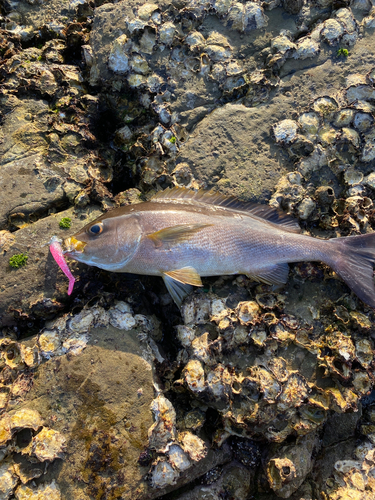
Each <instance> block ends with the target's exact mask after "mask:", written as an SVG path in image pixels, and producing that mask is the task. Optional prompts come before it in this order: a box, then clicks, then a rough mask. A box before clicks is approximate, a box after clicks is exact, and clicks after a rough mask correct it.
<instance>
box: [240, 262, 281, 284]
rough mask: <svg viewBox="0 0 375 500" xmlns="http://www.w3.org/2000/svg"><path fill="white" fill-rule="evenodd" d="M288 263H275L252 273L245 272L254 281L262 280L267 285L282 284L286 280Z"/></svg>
mask: <svg viewBox="0 0 375 500" xmlns="http://www.w3.org/2000/svg"><path fill="white" fill-rule="evenodd" d="M288 273H289V266H288V264H275V265H273V266H270V267H267V268H264V269H261V270H260V271H256V272H253V273H245V274H246V276H247V277H248V278H250V279H253V280H254V281H262V282H263V283H266V284H267V285H284V284H285V283H286V282H287V281H288Z"/></svg>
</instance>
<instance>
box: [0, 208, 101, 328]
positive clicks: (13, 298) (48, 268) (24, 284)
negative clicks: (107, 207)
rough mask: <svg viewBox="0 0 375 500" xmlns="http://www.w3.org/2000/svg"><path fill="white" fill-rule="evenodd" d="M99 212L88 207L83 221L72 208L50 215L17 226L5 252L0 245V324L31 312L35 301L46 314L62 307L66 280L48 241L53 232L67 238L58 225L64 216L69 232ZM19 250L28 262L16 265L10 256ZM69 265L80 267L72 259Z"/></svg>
mask: <svg viewBox="0 0 375 500" xmlns="http://www.w3.org/2000/svg"><path fill="white" fill-rule="evenodd" d="M100 214H101V212H100V211H99V210H98V209H97V208H90V209H88V211H87V215H88V219H86V220H84V221H80V220H79V219H78V218H76V217H74V216H73V212H72V210H67V211H64V212H60V213H59V214H53V215H50V216H49V217H46V218H44V219H40V220H38V221H37V222H34V223H33V224H32V225H28V226H26V227H24V228H22V229H19V230H18V231H17V232H16V233H15V240H14V242H13V243H12V244H11V246H10V247H9V248H8V250H7V251H6V252H4V251H1V249H0V326H2V325H5V324H9V323H12V321H14V316H15V315H19V314H30V313H31V311H32V309H35V308H36V307H37V306H36V304H40V307H42V309H43V310H44V315H45V316H47V317H48V316H49V315H51V313H52V314H56V312H57V311H58V310H61V309H62V308H63V305H62V304H61V303H60V300H64V299H66V298H67V295H66V286H67V280H66V277H65V276H64V275H63V274H62V273H61V271H60V270H59V268H58V266H57V264H56V262H55V261H54V260H53V258H52V255H51V254H50V253H49V247H48V245H49V241H50V239H51V237H52V236H53V235H56V236H58V237H59V238H66V236H67V230H66V229H60V227H59V221H60V220H61V219H62V218H63V217H70V218H71V219H72V226H71V228H70V229H69V233H70V234H72V233H74V232H75V231H77V230H78V229H79V228H80V227H82V225H84V224H85V223H86V222H87V221H88V220H92V219H94V218H96V217H98V216H99V215H100ZM20 253H26V254H27V255H28V259H27V264H26V265H25V266H23V267H20V268H18V269H14V268H12V267H10V265H9V258H10V257H11V256H12V255H15V254H20ZM71 268H72V269H73V273H74V269H77V270H78V269H80V268H81V269H83V268H82V266H77V265H76V264H75V263H72V265H71ZM75 274H79V271H78V273H75ZM60 287H61V288H60ZM43 304H44V305H43Z"/></svg>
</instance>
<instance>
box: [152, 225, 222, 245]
mask: <svg viewBox="0 0 375 500" xmlns="http://www.w3.org/2000/svg"><path fill="white" fill-rule="evenodd" d="M209 226H212V224H180V225H178V226H171V227H165V228H164V229H160V231H156V232H155V233H151V234H148V235H147V238H150V239H151V240H152V241H153V242H154V244H155V246H156V247H161V246H162V244H163V243H180V242H181V241H186V240H188V239H189V238H191V237H192V236H193V234H195V233H197V232H198V231H200V230H201V229H204V228H205V227H209Z"/></svg>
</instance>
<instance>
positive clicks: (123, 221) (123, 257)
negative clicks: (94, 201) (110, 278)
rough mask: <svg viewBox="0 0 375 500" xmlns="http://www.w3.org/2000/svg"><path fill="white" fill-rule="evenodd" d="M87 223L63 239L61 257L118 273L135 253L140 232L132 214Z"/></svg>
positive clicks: (103, 217)
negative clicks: (63, 255) (62, 254)
mask: <svg viewBox="0 0 375 500" xmlns="http://www.w3.org/2000/svg"><path fill="white" fill-rule="evenodd" d="M110 214H111V212H109V213H108V214H106V215H104V216H102V217H99V219H96V220H95V221H93V222H90V223H89V224H87V225H86V226H85V227H83V228H82V229H81V230H80V231H78V232H77V233H76V234H74V235H73V236H71V237H69V238H67V239H66V240H64V246H65V251H64V254H65V255H67V256H68V257H70V258H72V259H74V260H77V261H78V262H84V263H85V264H88V265H89V266H96V267H99V268H101V269H106V270H108V271H120V270H122V269H123V267H124V266H125V265H126V264H127V262H129V260H130V259H131V258H132V257H133V255H134V254H135V252H136V250H137V248H138V245H139V242H140V239H141V236H142V230H141V227H140V225H139V223H138V219H137V217H136V216H135V215H120V216H117V217H116V216H111V215H110Z"/></svg>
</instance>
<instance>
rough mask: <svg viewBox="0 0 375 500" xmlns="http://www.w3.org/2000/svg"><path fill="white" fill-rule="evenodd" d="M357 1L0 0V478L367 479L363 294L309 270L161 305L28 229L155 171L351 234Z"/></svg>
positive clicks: (363, 109)
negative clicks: (59, 253) (61, 263)
mask: <svg viewBox="0 0 375 500" xmlns="http://www.w3.org/2000/svg"><path fill="white" fill-rule="evenodd" d="M373 10H374V9H373V8H372V5H371V2H361V1H355V2H351V3H350V4H342V5H341V4H340V5H336V4H333V3H332V2H329V1H319V2H316V3H314V4H312V3H310V2H298V1H297V2H293V1H284V2H278V1H271V2H264V3H260V2H257V1H255V2H252V1H250V2H249V1H245V2H235V1H232V0H228V1H227V0H215V1H206V0H202V1H201V0H189V1H185V0H182V1H175V0H173V1H169V0H163V1H161V2H158V3H151V2H149V3H146V2H143V1H138V0H131V1H123V2H118V3H103V4H101V2H96V3H90V2H85V1H79V2H74V1H73V2H70V3H69V5H68V4H61V2H55V1H54V0H52V1H50V2H48V4H43V3H40V2H33V1H30V2H12V3H9V2H3V3H2V5H1V13H0V14H1V15H0V24H1V26H0V29H1V41H0V85H1V97H0V113H1V115H0V332H1V333H0V498H4V499H13V498H16V499H23V498H29V499H34V498H35V499H38V500H41V499H45V498H49V499H51V498H56V499H64V500H65V499H71V498H77V499H78V498H79V499H82V500H83V499H87V500H89V499H102V498H107V499H111V498H137V499H139V500H142V499H151V498H164V499H165V500H170V499H172V498H174V499H175V498H180V499H193V498H194V499H195V498H202V499H203V498H210V499H220V498H236V499H244V500H245V499H249V498H254V497H255V498H259V499H261V500H273V499H275V498H291V499H292V500H300V499H302V498H304V499H306V500H307V499H309V500H313V499H314V500H315V499H317V500H339V499H341V500H342V499H346V498H356V499H357V498H358V499H361V500H370V499H372V498H373V497H374V495H375V484H374V467H375V461H374V450H375V448H374V446H375V427H374V422H375V409H374V408H375V403H374V397H373V395H374V392H373V390H374V389H373V387H374V338H375V337H374V335H375V331H374V320H375V317H374V311H373V310H372V309H370V308H369V307H367V306H366V305H365V304H363V303H362V302H361V301H360V300H359V299H358V298H357V297H356V296H354V295H353V294H352V293H350V290H349V289H348V288H347V287H346V285H345V284H344V283H343V282H342V281H341V280H340V279H338V277H337V276H335V275H334V273H333V272H332V271H331V270H330V269H328V268H327V267H325V266H323V265H321V264H316V263H305V264H298V263H296V264H293V265H292V266H291V270H290V273H289V280H288V283H287V285H286V286H285V287H284V288H282V289H274V288H272V287H270V286H268V285H262V284H259V283H255V282H252V281H251V280H249V279H248V278H245V277H244V276H237V277H236V276H233V277H223V278H220V277H216V278H207V279H204V280H203V285H204V286H203V288H202V289H199V290H195V292H194V293H193V294H192V295H190V296H189V297H188V298H187V299H186V300H185V302H184V303H183V305H182V308H181V310H178V309H177V307H176V306H175V305H174V304H173V302H172V300H171V298H170V296H169V295H168V294H167V291H166V289H165V288H164V287H163V285H162V283H161V280H160V281H159V279H156V278H149V277H138V276H128V275H121V274H118V273H108V272H105V271H101V270H98V269H96V268H93V267H91V268H89V267H87V266H84V265H81V264H78V263H75V262H69V266H70V267H71V269H72V272H73V274H74V275H75V277H76V278H77V281H76V284H75V287H74V291H73V294H72V295H71V296H68V295H67V293H66V292H67V286H68V283H67V280H66V277H65V276H64V275H63V274H62V272H61V271H60V270H59V269H58V267H57V265H56V263H55V262H54V260H53V258H52V256H51V254H50V253H49V248H48V244H49V242H50V239H51V237H52V236H57V237H58V238H61V239H64V238H65V237H67V236H70V235H71V234H74V233H75V232H76V231H77V230H79V229H80V228H81V227H82V226H83V225H85V224H86V223H87V222H88V221H91V220H93V219H95V218H96V217H98V216H99V215H100V214H102V213H103V212H105V211H107V210H110V209H111V208H113V207H117V206H121V205H126V204H130V203H133V204H136V203H139V202H140V201H143V200H147V199H149V198H150V196H152V195H153V194H154V193H155V192H157V191H160V190H162V189H165V188H166V187H173V186H179V187H188V188H192V189H198V188H212V187H213V188H215V189H217V190H219V191H220V192H221V193H223V194H228V195H235V196H238V197H240V198H241V199H242V200H245V201H249V200H251V201H260V202H262V203H266V204H269V205H271V206H272V207H274V208H279V209H282V210H284V211H286V212H289V213H290V214H292V215H293V216H294V217H295V218H296V219H297V220H298V222H299V224H300V225H301V227H302V230H303V231H304V232H306V234H311V235H313V236H315V237H320V238H329V237H339V236H350V235H355V234H365V233H368V232H372V231H373V230H374V224H375V221H374V201H375V193H374V189H375V167H374V161H375V147H374V135H373V124H374V120H375V107H374V106H375V90H374V85H375V69H374V68H375V56H374V53H375V52H374V47H375V41H374V40H375V38H374V31H373V30H374V26H375V24H374V12H373Z"/></svg>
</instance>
